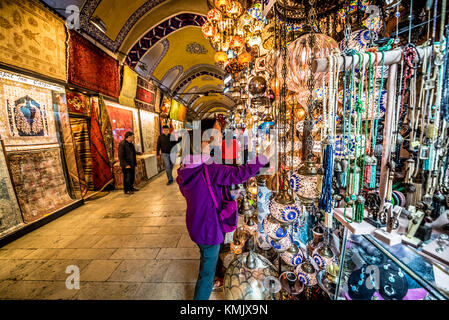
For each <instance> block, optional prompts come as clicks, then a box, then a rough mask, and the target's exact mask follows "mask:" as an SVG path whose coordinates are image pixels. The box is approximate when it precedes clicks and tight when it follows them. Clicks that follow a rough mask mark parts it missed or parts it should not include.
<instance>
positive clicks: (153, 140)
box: [139, 110, 159, 153]
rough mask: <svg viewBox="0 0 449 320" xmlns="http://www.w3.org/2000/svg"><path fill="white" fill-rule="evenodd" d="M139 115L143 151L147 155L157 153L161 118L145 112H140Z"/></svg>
mask: <svg viewBox="0 0 449 320" xmlns="http://www.w3.org/2000/svg"><path fill="white" fill-rule="evenodd" d="M139 113H140V123H141V126H142V141H143V149H144V150H143V151H144V152H145V153H155V152H156V145H157V138H158V136H159V130H158V129H159V117H158V116H157V115H156V114H154V113H150V112H147V111H143V110H139Z"/></svg>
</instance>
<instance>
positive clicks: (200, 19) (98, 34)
mask: <svg viewBox="0 0 449 320" xmlns="http://www.w3.org/2000/svg"><path fill="white" fill-rule="evenodd" d="M42 1H43V2H45V3H46V4H47V5H48V6H50V7H52V8H53V9H55V10H56V11H57V12H58V13H60V14H61V15H63V16H66V17H67V16H68V15H69V13H66V12H65V10H64V9H65V8H66V7H67V6H69V5H73V4H74V5H76V6H78V7H79V9H80V27H81V30H80V33H81V34H83V35H85V36H86V37H87V38H90V39H92V40H94V41H95V42H96V43H98V44H100V46H102V47H103V48H105V49H107V51H109V53H110V54H112V55H114V56H115V57H116V58H117V59H118V60H119V62H120V63H124V64H128V65H129V66H130V67H131V68H133V69H134V70H135V71H136V72H137V73H139V74H140V75H142V76H143V77H145V78H149V79H156V80H158V81H159V82H160V83H162V84H163V85H164V86H165V87H166V88H169V89H170V90H171V91H172V92H173V93H174V94H178V95H179V97H181V98H183V99H184V101H187V102H189V103H191V105H190V106H189V107H191V110H190V111H191V114H194V115H197V116H198V115H199V116H202V115H204V114H207V113H208V112H211V110H212V109H213V110H215V112H223V111H225V110H227V109H229V108H231V107H232V106H233V100H232V98H230V97H229V96H226V95H222V94H211V95H209V96H203V95H201V94H195V95H193V94H189V95H183V93H186V92H190V93H192V92H204V91H208V90H213V91H221V90H222V89H223V78H224V75H225V74H224V72H223V71H222V70H221V69H219V68H217V67H216V66H215V64H214V54H215V51H214V49H213V48H212V47H211V45H210V43H209V42H208V41H207V40H206V39H205V38H204V37H203V35H202V32H201V26H202V24H203V23H204V22H205V21H206V17H205V16H206V14H207V12H208V11H209V6H208V1H207V0H133V1H124V0H84V1H83V0H42ZM95 18H99V19H101V21H103V22H104V24H105V26H106V32H102V31H101V30H99V29H98V28H97V27H95V26H94V25H93V24H92V22H91V21H92V20H93V19H95ZM192 88H193V89H194V90H192ZM199 104H201V110H200V112H198V111H195V108H197V107H198V105H199Z"/></svg>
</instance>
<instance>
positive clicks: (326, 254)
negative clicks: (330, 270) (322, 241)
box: [312, 245, 336, 269]
mask: <svg viewBox="0 0 449 320" xmlns="http://www.w3.org/2000/svg"><path fill="white" fill-rule="evenodd" d="M312 258H313V260H314V261H315V263H316V265H317V266H318V267H319V268H321V269H324V268H326V266H329V265H332V263H334V262H335V261H336V257H335V254H334V252H333V251H332V249H331V248H330V247H329V246H328V245H322V246H319V247H318V248H316V249H315V251H314V252H313V254H312Z"/></svg>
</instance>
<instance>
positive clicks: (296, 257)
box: [280, 244, 304, 267]
mask: <svg viewBox="0 0 449 320" xmlns="http://www.w3.org/2000/svg"><path fill="white" fill-rule="evenodd" d="M280 256H281V259H282V260H283V261H284V262H285V263H286V264H288V265H289V266H291V267H296V266H299V265H300V264H301V263H302V262H303V261H304V254H303V253H302V250H301V248H298V247H297V246H296V245H295V244H293V245H292V246H291V247H290V249H289V250H287V251H284V252H282V253H281V255H280Z"/></svg>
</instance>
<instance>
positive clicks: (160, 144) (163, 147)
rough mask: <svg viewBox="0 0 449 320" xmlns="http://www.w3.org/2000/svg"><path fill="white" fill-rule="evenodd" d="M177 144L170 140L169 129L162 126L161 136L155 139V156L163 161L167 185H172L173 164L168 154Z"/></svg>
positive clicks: (175, 141) (176, 141)
mask: <svg viewBox="0 0 449 320" xmlns="http://www.w3.org/2000/svg"><path fill="white" fill-rule="evenodd" d="M178 142H179V141H178V140H172V135H171V134H170V127H169V126H167V125H165V126H163V127H162V134H161V135H160V136H159V137H158V139H157V155H158V156H159V155H160V156H161V157H162V161H164V166H165V173H166V174H167V179H168V182H167V185H170V184H172V183H173V174H172V172H173V162H172V161H171V159H170V152H171V150H172V148H173V147H174V146H175V145H176V144H177V143H178Z"/></svg>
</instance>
